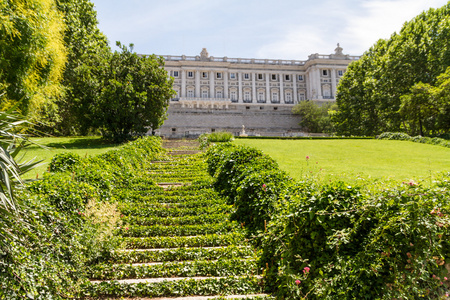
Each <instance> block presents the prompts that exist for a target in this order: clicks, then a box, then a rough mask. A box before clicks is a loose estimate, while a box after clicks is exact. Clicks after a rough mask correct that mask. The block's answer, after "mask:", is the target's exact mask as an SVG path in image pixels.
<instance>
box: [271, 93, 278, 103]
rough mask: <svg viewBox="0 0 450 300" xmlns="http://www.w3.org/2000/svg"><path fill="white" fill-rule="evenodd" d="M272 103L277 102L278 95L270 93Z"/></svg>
mask: <svg viewBox="0 0 450 300" xmlns="http://www.w3.org/2000/svg"><path fill="white" fill-rule="evenodd" d="M272 102H278V93H272Z"/></svg>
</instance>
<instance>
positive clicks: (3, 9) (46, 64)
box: [0, 0, 66, 120]
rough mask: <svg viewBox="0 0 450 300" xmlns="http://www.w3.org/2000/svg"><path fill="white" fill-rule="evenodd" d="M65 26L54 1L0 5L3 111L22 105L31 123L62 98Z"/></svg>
mask: <svg viewBox="0 0 450 300" xmlns="http://www.w3.org/2000/svg"><path fill="white" fill-rule="evenodd" d="M63 34H64V22H63V20H62V14H61V13H60V12H59V11H58V10H57V9H56V4H55V2H54V0H28V1H23V0H8V1H7V0H1V1H0V84H1V85H2V86H4V87H6V94H5V97H2V99H1V101H0V109H1V110H5V109H7V108H9V107H12V106H15V105H16V104H17V103H19V102H20V104H19V105H18V109H19V110H20V112H21V113H22V114H23V115H25V116H27V118H28V119H31V120H39V119H40V116H39V113H40V111H41V110H42V109H43V107H45V106H46V105H49V104H51V103H52V102H53V101H54V99H55V98H56V97H58V96H59V95H60V94H61V91H62V87H61V85H60V81H61V77H62V72H63V69H64V64H65V61H66V50H65V47H64V43H63Z"/></svg>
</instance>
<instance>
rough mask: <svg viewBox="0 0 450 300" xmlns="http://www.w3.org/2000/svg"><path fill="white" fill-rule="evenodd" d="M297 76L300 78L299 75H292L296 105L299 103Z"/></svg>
mask: <svg viewBox="0 0 450 300" xmlns="http://www.w3.org/2000/svg"><path fill="white" fill-rule="evenodd" d="M297 76H298V75H297V74H292V85H293V86H294V88H293V93H294V95H293V96H294V104H296V103H298V95H297V94H298V90H297Z"/></svg>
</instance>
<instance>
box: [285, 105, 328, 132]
mask: <svg viewBox="0 0 450 300" xmlns="http://www.w3.org/2000/svg"><path fill="white" fill-rule="evenodd" d="M335 108H336V107H335V105H334V104H333V103H327V104H323V105H318V104H316V103H315V102H313V101H309V100H307V101H300V103H298V104H297V105H295V106H294V107H293V108H292V112H293V113H294V114H297V115H299V116H300V117H301V121H300V123H299V125H300V126H301V127H302V128H303V129H304V130H306V131H308V132H315V133H318V132H331V131H332V127H331V122H330V111H332V110H334V109H335Z"/></svg>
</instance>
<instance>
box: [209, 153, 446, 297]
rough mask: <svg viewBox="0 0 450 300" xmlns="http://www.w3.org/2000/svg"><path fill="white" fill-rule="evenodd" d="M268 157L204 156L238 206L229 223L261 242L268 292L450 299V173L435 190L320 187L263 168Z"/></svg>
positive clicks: (223, 190)
mask: <svg viewBox="0 0 450 300" xmlns="http://www.w3.org/2000/svg"><path fill="white" fill-rule="evenodd" d="M263 156H264V155H263V154H262V153H261V152H258V150H256V149H250V148H247V147H242V146H234V145H220V146H215V147H211V148H210V149H209V150H208V152H207V160H208V164H209V165H208V169H209V170H210V174H213V175H214V177H215V183H214V186H215V187H216V188H217V189H218V191H219V192H221V193H226V194H227V195H228V197H229V199H230V201H231V202H232V203H233V204H234V205H235V212H234V213H233V215H232V218H234V219H236V220H238V221H241V222H245V228H246V229H247V234H249V235H250V236H253V237H256V239H252V240H253V241H254V242H255V244H256V245H257V246H258V247H259V248H260V249H261V250H262V255H261V258H260V261H259V263H260V268H264V269H265V276H264V281H265V283H266V288H267V289H268V290H269V291H270V292H274V293H276V296H277V299H304V298H305V297H308V299H395V298H396V299H400V298H402V299H425V298H426V299H430V298H437V297H439V296H441V295H443V294H444V293H445V292H448V286H449V280H448V278H450V274H448V272H447V270H446V268H445V265H447V268H449V269H450V173H448V174H443V175H442V178H441V179H440V180H436V181H435V182H434V184H433V185H432V186H431V187H425V186H421V185H420V184H417V183H416V182H414V181H410V182H404V183H403V184H401V185H399V186H396V187H393V188H383V187H382V185H379V184H378V185H377V187H375V186H369V185H367V184H366V185H365V186H361V187H359V186H352V185H349V184H347V183H345V182H340V181H337V182H330V183H328V184H324V185H321V184H319V183H318V182H317V181H315V180H314V179H308V180H305V181H301V182H294V181H293V180H292V179H290V178H289V177H288V176H287V175H286V174H284V173H283V172H282V171H280V170H279V169H278V168H277V167H276V166H274V165H273V166H272V167H273V168H263V167H261V166H260V165H259V160H258V159H256V158H259V157H263ZM267 161H269V160H268V159H265V162H267ZM245 170H250V171H249V172H247V173H246V171H245ZM243 174H245V175H243ZM223 181H225V182H223ZM386 186H391V185H386ZM226 189H234V190H229V191H227V190H226ZM264 221H265V223H264ZM263 223H264V225H263Z"/></svg>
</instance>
